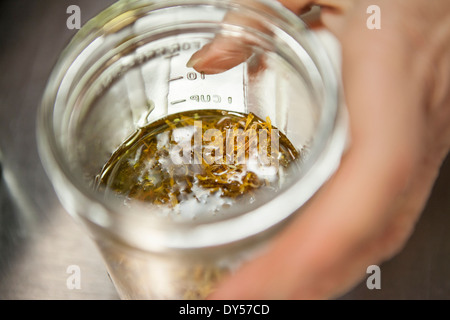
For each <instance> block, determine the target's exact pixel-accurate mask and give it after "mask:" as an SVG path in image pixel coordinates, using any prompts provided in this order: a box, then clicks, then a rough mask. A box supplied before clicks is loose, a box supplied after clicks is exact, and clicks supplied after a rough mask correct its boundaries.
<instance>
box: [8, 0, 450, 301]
mask: <svg viewBox="0 0 450 320" xmlns="http://www.w3.org/2000/svg"><path fill="white" fill-rule="evenodd" d="M113 2H114V1H113V0H96V1H90V0H70V1H69V0H42V1H37V0H32V1H30V0H2V1H1V2H0V72H1V73H0V163H1V166H0V299H118V295H117V294H116V292H115V290H114V287H113V285H112V283H111V281H110V279H109V277H108V274H107V272H106V269H105V267H104V265H103V262H102V260H101V257H100V254H99V252H98V251H97V249H96V247H95V245H94V243H93V242H92V241H91V239H90V238H89V237H88V236H87V234H86V233H85V231H84V229H83V228H82V227H81V226H80V225H78V224H77V223H76V222H75V221H73V220H72V218H71V217H70V216H69V215H68V214H67V213H66V212H65V211H64V209H63V208H62V207H61V206H60V204H59V202H58V200H57V198H56V195H55V194H54V191H53V189H52V187H51V185H50V182H49V180H48V178H47V177H46V175H45V173H44V170H43V168H42V165H41V163H40V159H39V156H38V153H37V146H36V135H35V130H36V126H35V122H36V120H35V119H36V111H37V108H38V106H39V104H40V100H41V97H42V94H43V91H44V88H45V85H46V82H47V79H48V77H49V75H50V72H51V70H52V67H53V65H54V64H55V62H56V60H57V58H58V56H59V54H60V52H61V51H62V50H63V48H64V47H65V45H66V44H67V43H68V42H69V40H70V39H71V37H72V36H73V35H74V34H75V33H76V31H77V30H70V29H68V28H67V25H66V22H67V19H68V18H69V17H70V16H71V14H70V13H67V8H68V7H69V6H70V5H77V6H78V7H79V8H80V10H81V23H82V24H84V23H85V22H86V21H87V20H89V19H90V18H92V17H94V16H95V15H96V14H98V13H99V12H100V11H101V10H102V9H104V8H106V7H107V6H109V5H110V4H112V3H113ZM449 229H450V158H448V159H447V161H446V162H445V163H444V166H443V167H442V170H441V175H440V177H439V179H438V181H437V183H436V185H435V187H434V190H433V193H432V195H431V198H430V199H429V201H428V204H427V207H426V208H425V211H424V213H423V215H422V217H421V219H420V221H419V223H418V225H417V227H416V231H415V233H414V234H413V236H412V238H411V239H410V240H409V242H408V243H407V245H406V247H405V249H404V250H403V251H402V252H401V253H400V254H399V255H397V256H396V257H395V258H393V259H392V260H390V261H388V262H386V263H384V264H382V265H381V266H380V267H381V289H379V290H376V289H374V290H369V289H368V288H367V286H366V283H365V281H363V282H362V283H361V284H360V285H359V286H357V287H356V288H355V289H354V290H352V291H351V292H349V293H348V294H346V295H345V296H343V297H341V299H450V232H448V230H449ZM71 266H78V267H79V270H80V288H79V289H77V288H72V289H71V286H70V285H69V286H68V285H67V281H68V279H69V277H70V276H71V272H72V271H71V270H73V269H71V268H70V267H71ZM368 276H369V275H368Z"/></svg>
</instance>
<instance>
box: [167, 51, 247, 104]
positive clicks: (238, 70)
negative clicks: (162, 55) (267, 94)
mask: <svg viewBox="0 0 450 320" xmlns="http://www.w3.org/2000/svg"><path fill="white" fill-rule="evenodd" d="M200 47H201V45H200V43H198V45H197V46H192V49H191V50H183V51H179V52H176V53H174V54H173V55H171V56H170V57H167V58H168V59H170V71H169V88H168V89H169V90H168V96H167V99H168V106H167V107H168V111H169V113H175V112H181V111H188V110H197V109H224V110H228V111H237V112H246V103H245V100H246V99H245V88H246V76H245V74H246V71H247V70H246V64H245V63H241V64H239V65H238V66H236V67H234V68H233V69H230V70H227V71H225V72H223V73H219V74H212V75H210V74H204V73H199V72H197V71H195V70H194V69H193V68H188V67H186V63H187V61H188V60H189V59H190V57H191V56H192V55H193V54H194V53H195V52H196V51H197V50H199V48H200Z"/></svg>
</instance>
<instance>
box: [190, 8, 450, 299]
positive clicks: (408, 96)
mask: <svg viewBox="0 0 450 320" xmlns="http://www.w3.org/2000/svg"><path fill="white" fill-rule="evenodd" d="M280 2H281V3H282V4H283V5H285V6H286V7H287V8H289V9H290V10H292V11H294V12H295V13H300V12H302V11H304V10H305V8H308V7H309V6H310V5H311V4H318V5H320V6H321V7H322V14H321V21H322V24H323V25H322V27H326V28H328V29H329V30H330V31H331V32H333V33H334V34H335V35H336V36H337V38H338V39H339V41H340V43H341V45H342V59H343V60H342V70H343V84H344V92H345V96H346V103H347V107H348V111H349V114H350V130H351V146H350V148H349V150H348V151H347V152H346V154H345V155H344V157H343V160H342V163H341V166H340V168H339V169H338V171H337V172H336V174H335V175H334V176H333V177H332V178H331V179H330V181H329V182H328V183H327V184H326V185H325V186H324V187H323V188H322V189H321V190H320V192H319V193H318V194H317V195H316V196H315V197H314V198H313V199H312V201H310V202H309V204H308V207H307V208H306V210H305V211H304V212H303V213H302V214H301V215H299V216H298V218H296V220H294V222H293V223H292V224H291V225H290V226H289V227H287V229H285V230H284V231H283V232H282V233H281V234H280V235H279V236H278V237H277V238H276V239H275V241H273V243H272V244H271V245H270V247H269V248H268V250H267V251H266V252H265V253H263V254H262V255H261V256H259V257H257V258H256V259H255V260H253V261H250V262H248V263H247V264H245V265H244V266H243V267H242V268H241V269H240V270H238V271H237V272H236V273H235V274H233V275H232V276H230V277H229V278H227V279H226V280H225V281H224V282H223V283H222V284H221V286H219V288H218V290H217V291H216V292H215V293H214V294H213V295H212V296H211V297H210V298H211V299H330V298H335V297H338V296H340V295H342V294H344V293H346V292H347V291H349V290H350V289H351V288H353V287H354V286H355V285H356V284H357V283H359V282H360V281H361V280H362V279H363V278H364V277H365V276H367V275H366V269H367V267H368V266H370V265H373V264H376V265H380V264H381V263H382V262H383V261H385V260H387V259H390V258H392V257H393V256H394V255H396V254H397V253H398V252H399V251H400V250H401V249H402V248H403V247H404V245H405V243H406V242H407V240H408V239H409V237H410V235H411V234H412V232H413V230H414V226H415V224H416V223H417V221H418V219H419V217H420V215H421V212H422V210H423V208H424V206H425V204H426V202H427V200H428V197H429V195H430V192H431V189H432V187H433V184H434V182H435V180H436V178H437V176H438V174H439V169H440V166H441V165H442V163H443V161H444V159H445V157H446V156H447V154H448V152H449V150H450V2H449V1H438V0H429V1H425V0H409V1H404V0H380V1H376V0H370V1H365V0H339V1H338V0H321V1H304V0H282V1H281V0H280ZM374 4H375V5H378V6H379V7H380V8H381V23H382V25H381V29H380V30H369V29H368V28H367V27H366V21H367V18H368V17H369V15H368V14H367V12H366V9H367V7H369V6H370V5H374ZM231 47H232V48H231ZM244 52H245V51H244ZM244 55H245V53H244ZM225 57H226V58H225ZM241 61H242V52H241V53H239V50H238V49H237V47H236V46H235V45H234V46H231V45H230V43H229V42H227V40H226V39H218V40H217V41H213V43H212V44H211V45H209V46H208V47H206V48H205V49H202V50H200V51H199V52H197V53H196V54H195V55H194V56H193V57H192V59H191V61H190V62H189V64H188V65H189V66H191V67H193V68H195V69H196V70H197V71H203V72H207V73H217V72H221V71H223V70H226V69H227V68H230V67H232V66H233V65H235V64H237V63H240V62H241Z"/></svg>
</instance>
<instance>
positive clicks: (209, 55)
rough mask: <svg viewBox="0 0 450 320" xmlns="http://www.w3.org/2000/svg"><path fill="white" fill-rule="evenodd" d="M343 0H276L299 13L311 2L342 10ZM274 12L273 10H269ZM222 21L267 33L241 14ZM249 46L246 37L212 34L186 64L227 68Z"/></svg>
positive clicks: (242, 58) (240, 58)
mask: <svg viewBox="0 0 450 320" xmlns="http://www.w3.org/2000/svg"><path fill="white" fill-rule="evenodd" d="M350 1H351V0H347V1H342V2H343V3H341V2H338V1H304V0H300V1H292V0H290V1H286V0H284V1H280V2H281V3H282V4H283V5H285V6H286V7H287V8H288V9H290V10H292V11H294V12H296V13H301V12H302V11H303V10H304V9H307V8H309V7H310V5H311V4H313V3H318V4H323V5H326V6H327V7H329V8H333V10H334V9H335V10H337V11H340V10H344V9H346V8H347V6H346V5H344V4H347V5H348V3H350ZM260 9H261V10H269V9H268V8H265V7H263V8H260ZM272 14H275V12H272ZM224 23H228V24H232V25H233V24H237V25H241V26H242V25H243V26H248V27H251V28H255V29H258V30H261V31H263V32H267V33H269V31H266V30H265V27H264V26H263V25H262V24H261V22H260V21H258V20H257V19H254V18H253V17H251V16H249V15H246V14H244V13H236V12H233V13H230V14H227V15H226V17H225V18H224ZM251 45H252V43H250V42H249V41H248V40H243V39H239V38H236V37H229V36H224V35H218V36H216V37H215V38H214V39H213V40H212V41H211V42H210V43H209V44H207V45H205V46H204V47H203V48H202V49H200V50H199V51H197V52H196V53H195V54H194V55H193V56H192V57H191V59H190V60H189V61H188V63H187V66H188V67H191V68H194V69H195V70H196V71H198V72H203V73H205V74H216V73H221V72H224V71H226V70H229V69H231V68H233V67H235V66H237V65H238V64H240V63H242V62H244V61H246V60H247V59H248V58H249V57H250V56H251Z"/></svg>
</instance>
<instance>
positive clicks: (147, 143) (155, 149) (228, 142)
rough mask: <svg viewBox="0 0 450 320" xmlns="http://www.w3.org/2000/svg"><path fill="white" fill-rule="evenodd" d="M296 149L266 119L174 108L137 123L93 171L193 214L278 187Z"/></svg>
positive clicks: (129, 194)
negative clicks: (140, 124) (175, 110)
mask: <svg viewBox="0 0 450 320" xmlns="http://www.w3.org/2000/svg"><path fill="white" fill-rule="evenodd" d="M299 157H300V152H299V151H298V150H296V148H295V147H294V146H293V145H292V143H291V142H290V141H289V140H288V138H287V137H286V136H285V135H284V134H283V133H281V132H280V131H279V130H278V129H277V128H275V127H274V126H272V124H271V120H270V118H269V117H267V118H266V119H265V120H262V119H260V118H258V117H257V116H256V115H254V114H253V113H249V114H244V113H238V112H230V111H224V110H212V109H211V110H195V111H187V112H181V113H176V114H171V115H169V116H167V117H165V118H162V119H160V120H157V121H155V122H153V123H151V124H149V125H147V126H145V127H142V128H140V129H139V130H137V131H136V132H135V133H134V134H133V135H131V136H130V137H129V138H128V139H127V140H126V141H125V142H124V143H123V144H122V145H121V146H120V147H119V148H118V149H117V150H116V151H115V152H114V153H113V154H112V156H111V158H110V159H109V161H108V162H107V163H106V164H105V165H104V167H103V169H102V170H101V172H100V173H99V174H98V176H97V178H96V186H97V188H98V189H99V190H102V191H104V192H113V193H114V194H117V195H121V196H124V198H125V202H126V203H127V204H128V205H131V204H132V202H133V201H134V200H139V201H142V202H145V203H151V204H153V205H156V206H159V207H161V208H164V209H168V210H165V212H168V211H169V212H172V213H175V214H184V215H185V216H190V217H193V218H195V214H196V212H199V211H201V210H199V206H201V208H202V211H205V210H204V209H206V212H208V213H212V214H215V213H217V212H219V211H220V210H221V209H223V208H227V207H230V206H233V205H234V204H237V203H240V204H244V205H245V204H251V203H253V202H254V201H256V198H257V197H258V194H260V193H261V192H264V191H266V192H269V193H270V194H273V193H274V192H276V191H278V190H279V189H280V187H281V185H282V183H283V181H284V179H285V178H286V174H287V169H288V168H289V167H292V166H295V165H296V162H297V160H298V159H299Z"/></svg>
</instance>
